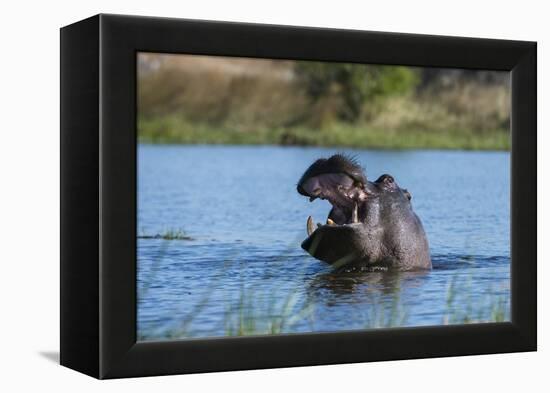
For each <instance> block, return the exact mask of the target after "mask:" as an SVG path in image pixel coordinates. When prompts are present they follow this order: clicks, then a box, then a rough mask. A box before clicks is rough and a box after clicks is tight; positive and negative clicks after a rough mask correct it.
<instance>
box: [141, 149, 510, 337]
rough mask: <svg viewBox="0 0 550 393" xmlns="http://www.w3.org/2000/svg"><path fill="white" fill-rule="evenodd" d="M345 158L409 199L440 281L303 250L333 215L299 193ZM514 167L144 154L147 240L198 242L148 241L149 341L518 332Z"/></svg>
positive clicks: (269, 154)
mask: <svg viewBox="0 0 550 393" xmlns="http://www.w3.org/2000/svg"><path fill="white" fill-rule="evenodd" d="M341 151H345V152H348V153H352V154H354V155H356V156H357V158H358V159H359V161H360V162H361V163H362V164H363V166H364V167H365V168H366V173H367V177H368V178H369V179H371V180H374V179H376V178H377V177H378V176H379V175H381V174H383V173H389V174H391V175H393V176H394V177H395V179H396V181H397V182H398V184H399V185H400V186H401V187H403V188H407V189H408V190H409V191H410V192H411V194H412V196H413V199H412V202H413V208H414V210H415V211H416V212H417V214H418V215H419V216H420V218H421V220H422V222H423V224H424V228H425V230H426V232H427V235H428V239H429V243H430V250H431V254H432V261H433V267H434V268H433V270H432V271H430V272H427V273H394V274H392V273H355V274H335V273H332V272H331V269H330V267H329V266H328V265H325V264H323V263H322V262H320V261H317V260H315V259H314V258H312V257H311V256H309V255H308V254H306V253H305V252H304V251H303V250H302V249H301V248H300V246H299V245H300V243H301V241H302V240H303V239H304V238H305V237H306V219H307V217H308V215H312V216H313V217H314V219H315V220H316V221H319V222H324V221H325V219H326V217H327V214H328V211H329V210H330V205H329V204H328V202H326V201H319V200H318V201H315V202H314V203H310V202H309V201H308V200H307V199H306V198H304V197H302V196H300V195H299V194H298V193H297V192H296V182H297V180H298V179H299V177H300V176H301V174H302V173H303V171H304V170H305V169H306V168H307V167H308V166H309V165H310V164H311V163H312V162H313V161H314V160H315V159H317V158H319V157H327V156H329V155H331V154H333V153H335V152H341ZM509 164H510V157H509V153H507V152H465V151H420V150H419V151H376V150H352V149H344V150H342V149H340V150H336V149H333V148H297V147H272V146H254V147H252V146H183V145H182V146H174V145H170V146H167V145H140V146H139V148H138V235H140V236H141V235H144V236H154V235H156V234H162V233H165V232H166V231H167V230H182V231H185V234H186V235H188V236H189V237H191V238H192V240H162V239H149V238H143V239H142V238H140V239H139V240H138V250H137V257H138V310H137V311H138V326H137V329H138V337H139V338H140V339H141V340H162V339H173V338H186V337H215V336H225V335H234V334H264V333H265V334H269V333H293V332H312V331H323V332H325V331H341V330H353V329H365V328H377V327H389V326H420V325H440V324H452V323H467V322H484V321H492V320H495V318H498V317H496V315H500V317H499V318H500V319H502V318H504V319H508V318H509V302H510V299H509V296H510V241H509V237H510V214H509V210H510V198H509V190H510V177H509ZM502 314H503V315H502ZM497 320H499V319H497Z"/></svg>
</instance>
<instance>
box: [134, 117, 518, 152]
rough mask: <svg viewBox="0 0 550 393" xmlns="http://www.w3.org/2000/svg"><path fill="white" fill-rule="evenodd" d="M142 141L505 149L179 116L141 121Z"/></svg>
mask: <svg viewBox="0 0 550 393" xmlns="http://www.w3.org/2000/svg"><path fill="white" fill-rule="evenodd" d="M139 136H140V138H139V140H140V142H142V143H182V144H231V145H265V144H268V145H283V146H337V147H352V148H371V149H464V150H508V149H509V147H510V136H509V134H508V133H507V132H502V131H492V132H484V133H476V132H471V131H464V130H447V131H438V132H434V131H422V130H409V131H407V132H404V131H399V130H384V129H382V128H378V129H376V128H372V129H367V128H364V127H362V126H357V125H349V124H345V123H337V124H333V125H331V126H329V127H326V128H323V129H320V130H317V131H313V130H312V129H311V128H305V127H294V128H258V129H255V130H250V131H242V130H239V129H235V128H222V127H215V126H211V125H207V124H191V123H189V122H188V121H186V120H184V119H181V118H178V117H168V116H167V117H162V118H156V119H149V120H146V119H142V120H141V121H140V128H139Z"/></svg>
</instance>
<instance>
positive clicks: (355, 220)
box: [351, 202, 359, 224]
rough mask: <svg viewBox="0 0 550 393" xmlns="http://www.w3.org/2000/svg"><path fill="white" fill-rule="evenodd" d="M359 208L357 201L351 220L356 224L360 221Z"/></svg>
mask: <svg viewBox="0 0 550 393" xmlns="http://www.w3.org/2000/svg"><path fill="white" fill-rule="evenodd" d="M357 209H358V208H357V202H355V203H354V204H353V212H352V213H351V222H352V223H354V224H355V223H357V222H359V217H358V216H359V213H358V212H357Z"/></svg>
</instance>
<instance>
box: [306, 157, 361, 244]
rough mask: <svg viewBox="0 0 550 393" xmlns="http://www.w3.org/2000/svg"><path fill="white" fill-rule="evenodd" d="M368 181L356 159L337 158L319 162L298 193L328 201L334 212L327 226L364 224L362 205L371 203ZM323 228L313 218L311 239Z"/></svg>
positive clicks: (310, 198) (310, 169)
mask: <svg viewBox="0 0 550 393" xmlns="http://www.w3.org/2000/svg"><path fill="white" fill-rule="evenodd" d="M366 183H367V181H366V178H365V175H364V174H363V169H362V168H361V167H360V166H359V165H358V164H357V163H356V161H355V160H354V159H352V158H349V157H345V156H343V155H334V156H332V157H330V158H329V159H319V160H317V161H316V162H315V163H314V164H313V165H312V166H311V167H310V168H309V169H308V170H307V171H306V173H304V175H303V176H302V178H301V179H300V181H299V182H298V186H297V190H298V192H299V193H300V194H302V195H304V196H306V197H309V200H310V202H313V201H314V200H315V199H323V200H325V199H326V200H328V201H329V202H330V204H331V205H332V209H331V211H330V213H329V214H328V216H327V219H326V224H325V225H348V224H355V223H358V222H359V220H360V213H361V209H360V206H361V204H362V203H363V202H364V201H365V200H366V199H367V195H368V193H367V191H366V190H365V185H366ZM321 226H322V224H321V223H318V224H317V225H315V223H314V221H313V218H312V217H311V216H309V217H308V219H307V233H308V236H311V234H312V233H313V232H314V231H315V230H316V229H317V228H318V227H321Z"/></svg>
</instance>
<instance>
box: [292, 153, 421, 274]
mask: <svg viewBox="0 0 550 393" xmlns="http://www.w3.org/2000/svg"><path fill="white" fill-rule="evenodd" d="M297 190H298V192H299V193H300V194H301V195H304V196H306V197H309V199H310V201H311V202H313V201H314V200H316V199H325V200H328V201H329V202H330V203H331V205H332V209H331V211H330V213H329V215H328V217H327V219H326V223H325V224H315V223H314V222H313V219H312V218H311V217H309V218H308V219H307V232H308V237H307V239H305V240H304V241H303V243H302V248H303V249H304V250H306V251H307V252H308V253H309V254H311V255H312V256H313V257H315V258H317V259H319V260H321V261H324V262H327V263H329V264H331V265H333V266H334V267H335V268H337V269H345V270H348V271H349V270H365V271H385V270H401V271H411V270H426V269H431V267H432V264H431V260H430V251H429V246H428V239H427V237H426V233H425V232H424V228H423V227H422V223H421V221H420V219H419V218H418V216H417V215H416V214H415V213H414V211H413V208H412V204H411V194H410V193H409V192H408V191H407V190H405V189H402V188H400V187H399V186H398V185H397V183H396V181H395V179H394V178H393V177H392V176H390V175H382V176H380V177H379V178H378V179H377V180H376V181H374V182H371V181H368V180H367V178H366V175H365V173H364V171H363V169H362V168H361V166H360V165H359V163H358V162H357V161H356V160H354V159H353V158H350V157H347V156H344V155H340V154H337V155H333V156H332V157H330V158H328V159H324V158H321V159H318V160H317V161H315V162H314V163H313V164H312V165H311V166H310V167H309V168H308V169H307V170H306V172H305V173H304V174H303V175H302V177H301V179H300V180H299V182H298V185H297Z"/></svg>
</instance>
